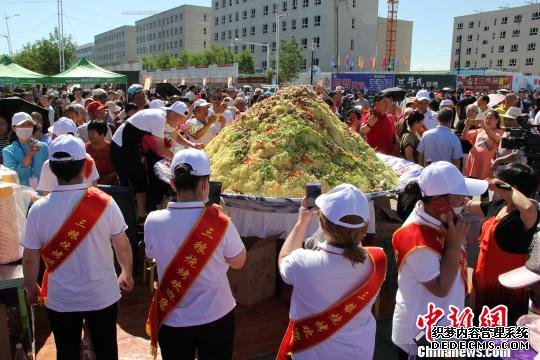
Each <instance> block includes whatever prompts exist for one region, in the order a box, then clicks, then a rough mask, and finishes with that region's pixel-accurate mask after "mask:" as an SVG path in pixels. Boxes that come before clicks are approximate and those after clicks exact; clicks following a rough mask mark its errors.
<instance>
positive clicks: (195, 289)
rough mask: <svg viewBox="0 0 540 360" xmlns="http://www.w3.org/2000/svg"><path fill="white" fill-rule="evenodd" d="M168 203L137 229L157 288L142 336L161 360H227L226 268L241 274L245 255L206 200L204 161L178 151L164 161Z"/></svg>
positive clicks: (198, 153)
mask: <svg viewBox="0 0 540 360" xmlns="http://www.w3.org/2000/svg"><path fill="white" fill-rule="evenodd" d="M171 172H172V179H171V186H172V188H173V189H174V190H175V191H176V202H171V203H169V204H168V206H167V208H166V209H164V210H158V211H154V212H151V213H150V214H149V215H148V219H147V220H146V223H145V225H144V242H145V245H146V247H145V249H146V256H148V257H149V258H154V259H156V263H157V272H158V277H159V279H160V283H159V287H158V289H157V291H156V293H155V295H154V299H153V300H152V305H151V306H150V311H149V319H148V322H147V327H146V328H147V333H148V335H149V336H151V339H152V340H151V345H152V351H153V353H154V354H155V353H156V352H157V344H158V342H159V346H160V348H161V356H162V357H163V359H164V360H168V359H194V358H195V353H196V352H197V353H198V357H199V359H201V360H205V359H231V357H232V351H233V342H234V333H235V320H234V308H235V306H236V303H235V301H234V298H233V296H232V293H231V289H230V286H229V282H228V280H227V270H228V269H229V267H232V268H233V269H239V268H241V267H242V266H243V265H244V263H245V260H246V251H245V248H244V245H243V243H242V240H241V239H240V236H239V235H238V232H237V230H236V228H235V227H234V224H233V223H232V222H231V221H230V219H229V218H228V217H227V216H226V215H225V214H224V213H223V212H222V211H221V209H220V208H219V207H218V206H215V205H214V206H206V205H205V203H206V202H208V191H209V177H210V175H211V171H210V160H209V159H208V156H207V155H206V153H204V152H203V151H202V150H197V149H184V150H180V151H179V152H178V153H176V154H175V156H174V158H173V160H172V163H171Z"/></svg>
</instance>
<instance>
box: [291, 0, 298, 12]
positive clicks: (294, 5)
mask: <svg viewBox="0 0 540 360" xmlns="http://www.w3.org/2000/svg"><path fill="white" fill-rule="evenodd" d="M297 3H298V0H292V8H293V10H294V9H296V8H297V7H298V6H297V5H298V4H297Z"/></svg>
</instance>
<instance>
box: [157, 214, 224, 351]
mask: <svg viewBox="0 0 540 360" xmlns="http://www.w3.org/2000/svg"><path fill="white" fill-rule="evenodd" d="M229 222H230V219H229V218H228V217H227V216H226V215H225V214H224V213H223V212H222V211H221V210H220V209H219V208H218V207H217V206H209V207H205V208H204V210H203V213H202V214H201V217H200V218H199V220H198V221H197V223H196V224H195V226H194V227H193V229H192V230H191V233H190V234H189V235H188V237H187V238H186V241H185V242H184V244H183V245H182V247H181V248H180V249H179V250H178V252H177V253H176V255H175V256H174V258H173V259H172V260H171V262H170V263H169V265H167V270H165V273H164V274H163V276H162V277H161V279H160V282H159V287H158V289H157V291H156V293H155V294H154V297H153V299H152V304H151V305H150V310H149V312H148V320H147V322H146V334H148V336H150V338H151V342H150V351H151V353H152V355H153V356H154V358H155V357H156V356H157V337H158V332H159V328H160V326H161V324H162V323H163V320H165V318H166V317H167V315H168V314H169V313H170V312H171V311H172V310H173V309H174V308H175V307H176V305H178V304H179V303H180V302H181V301H182V299H183V297H184V296H185V295H186V294H187V292H188V291H189V289H190V287H191V285H193V284H194V283H195V281H196V280H197V278H198V276H199V274H200V273H201V272H202V270H203V269H204V267H205V265H206V263H207V262H208V260H210V258H211V257H212V255H213V254H214V251H215V250H216V249H217V247H218V245H219V244H220V243H221V240H222V239H223V236H224V235H225V232H226V231H227V227H228V225H229Z"/></svg>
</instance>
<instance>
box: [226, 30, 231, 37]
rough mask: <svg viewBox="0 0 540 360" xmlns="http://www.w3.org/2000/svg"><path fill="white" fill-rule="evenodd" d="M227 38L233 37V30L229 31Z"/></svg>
mask: <svg viewBox="0 0 540 360" xmlns="http://www.w3.org/2000/svg"><path fill="white" fill-rule="evenodd" d="M227 38H228V39H232V30H229V31H227Z"/></svg>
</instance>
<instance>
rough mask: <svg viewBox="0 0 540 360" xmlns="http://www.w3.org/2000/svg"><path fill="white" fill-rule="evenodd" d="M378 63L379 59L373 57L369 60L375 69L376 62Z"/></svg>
mask: <svg viewBox="0 0 540 360" xmlns="http://www.w3.org/2000/svg"><path fill="white" fill-rule="evenodd" d="M376 61H377V59H375V57H373V56H372V57H371V58H369V66H370V67H371V68H372V69H373V68H375V62H376Z"/></svg>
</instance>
